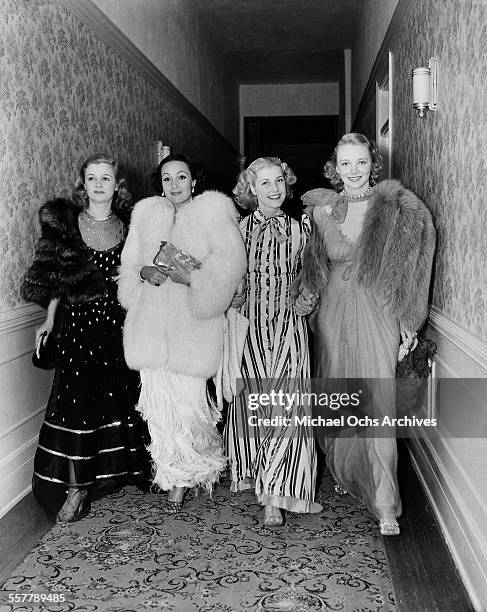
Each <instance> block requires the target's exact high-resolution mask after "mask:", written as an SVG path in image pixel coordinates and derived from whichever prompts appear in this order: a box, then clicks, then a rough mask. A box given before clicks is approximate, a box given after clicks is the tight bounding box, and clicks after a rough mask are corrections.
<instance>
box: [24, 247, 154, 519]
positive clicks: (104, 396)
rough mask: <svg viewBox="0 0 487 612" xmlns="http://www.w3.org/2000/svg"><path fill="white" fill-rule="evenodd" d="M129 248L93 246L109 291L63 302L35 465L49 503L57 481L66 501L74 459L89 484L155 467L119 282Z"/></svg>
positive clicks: (81, 482) (40, 492) (80, 480)
mask: <svg viewBox="0 0 487 612" xmlns="http://www.w3.org/2000/svg"><path fill="white" fill-rule="evenodd" d="M122 247H123V243H119V244H118V245H117V246H115V247H113V248H111V249H107V250H104V251H96V250H94V249H92V254H93V258H92V259H93V262H94V263H95V264H96V266H97V267H98V269H99V270H101V271H102V272H103V275H104V277H105V281H106V283H107V287H108V290H107V294H106V296H105V297H103V298H99V299H95V300H92V301H88V302H82V303H78V304H66V305H65V306H64V320H63V329H62V332H61V337H60V341H59V346H60V360H59V362H58V365H57V368H56V372H55V377H54V384H53V388H52V392H51V396H50V399H49V403H48V407H47V410H46V417H45V422H44V424H43V426H42V429H41V432H40V436H39V448H38V451H37V453H36V457H35V463H34V481H35V483H36V489H35V492H36V494H37V496H38V497H39V496H42V497H43V498H46V495H47V499H48V500H49V501H51V500H52V498H53V495H52V489H53V487H54V486H55V485H57V486H58V487H60V489H62V490H63V492H62V493H61V492H59V495H58V497H59V498H60V500H63V499H64V497H65V491H66V485H67V484H69V482H70V476H69V463H70V462H71V464H72V466H73V468H74V475H75V480H76V483H77V485H78V486H82V487H84V486H92V485H93V484H95V483H97V482H100V481H103V480H104V479H105V480H106V479H112V478H126V477H129V476H133V477H135V478H142V475H143V474H144V473H145V472H147V470H148V462H147V454H146V450H145V444H146V443H147V439H146V432H145V425H144V424H143V422H142V420H141V417H140V415H139V414H138V413H137V412H136V411H135V410H134V406H135V405H136V403H137V400H138V393H139V376H138V373H136V372H134V371H131V370H129V369H128V367H127V365H126V363H125V360H124V355H123V344H122V329H123V322H124V316H125V315H124V311H123V309H122V307H121V306H120V304H119V303H118V301H117V297H116V295H117V286H116V283H115V282H114V281H113V279H112V277H113V276H114V275H115V274H116V270H117V267H118V265H119V264H120V254H121V251H122ZM47 491H51V492H50V493H47ZM57 503H59V501H57V502H56V504H57ZM61 505H62V503H61ZM54 511H56V510H55V508H53V509H52V510H51V512H52V513H54Z"/></svg>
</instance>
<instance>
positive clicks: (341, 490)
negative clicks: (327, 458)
mask: <svg viewBox="0 0 487 612" xmlns="http://www.w3.org/2000/svg"><path fill="white" fill-rule="evenodd" d="M335 493H338V495H346V494H347V493H348V491H347V490H346V489H344V488H343V487H342V485H341V484H338V482H337V483H336V485H335Z"/></svg>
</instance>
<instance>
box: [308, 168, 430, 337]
mask: <svg viewBox="0 0 487 612" xmlns="http://www.w3.org/2000/svg"><path fill="white" fill-rule="evenodd" d="M321 191H323V193H322V194H321V195H320V197H321V199H322V202H321V203H320V204H321V206H318V202H313V204H314V206H313V208H312V210H311V211H310V212H312V214H313V218H315V221H316V218H317V217H320V216H322V214H323V213H319V214H318V215H317V214H316V209H318V208H322V207H323V205H326V204H328V205H330V206H331V208H332V214H333V209H335V208H336V207H337V206H339V198H337V196H336V194H333V192H330V191H329V190H321ZM305 202H306V200H305ZM313 209H314V210H313ZM327 217H328V218H330V221H331V217H332V215H327ZM315 230H316V231H315V232H314V236H313V238H312V240H311V241H310V242H309V243H308V245H309V246H307V249H306V251H305V255H304V284H305V285H309V286H310V287H311V288H315V289H317V288H320V287H321V288H323V287H325V286H326V283H327V275H328V270H327V267H328V266H327V264H328V257H327V254H326V245H324V244H323V241H322V240H321V237H320V229H319V222H318V223H317V224H316V227H315ZM435 242H436V232H435V228H434V225H433V221H432V219H431V214H430V212H429V211H428V209H427V208H426V206H425V205H424V204H423V202H421V200H420V199H419V198H418V197H417V196H416V195H415V194H414V193H413V192H412V191H409V190H408V189H406V188H405V187H403V185H401V183H400V182H399V181H396V180H385V181H382V182H381V183H379V184H378V185H377V186H376V188H375V189H374V192H373V194H372V196H371V198H370V203H369V208H368V211H367V213H366V215H365V219H364V225H363V228H362V232H361V234H360V237H359V240H358V243H357V247H356V249H355V255H354V259H353V274H354V277H355V279H356V281H357V283H358V284H359V285H361V286H362V287H364V288H366V289H367V290H369V291H371V292H373V293H374V294H375V296H376V298H377V299H378V301H379V303H380V304H382V305H383V307H384V308H385V309H387V310H388V311H389V312H392V313H393V315H394V316H395V317H396V318H397V320H398V322H399V323H400V325H401V326H402V327H404V328H405V329H408V330H411V331H416V330H417V329H419V328H420V327H421V325H422V323H423V322H424V320H425V318H426V314H427V302H428V289H429V283H430V277H431V266H432V262H433V255H434V250H435Z"/></svg>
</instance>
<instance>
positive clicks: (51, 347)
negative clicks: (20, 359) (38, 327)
mask: <svg viewBox="0 0 487 612" xmlns="http://www.w3.org/2000/svg"><path fill="white" fill-rule="evenodd" d="M46 333H47V332H44V334H43V336H45V335H46ZM57 358H58V342H57V338H56V337H55V336H54V334H53V332H51V333H50V334H49V335H48V336H47V339H46V340H45V341H44V342H42V341H41V343H40V345H39V349H38V350H37V349H36V350H35V351H34V353H33V354H32V363H33V364H34V366H35V367H36V368H40V369H41V370H53V369H54V368H55V367H56V362H57Z"/></svg>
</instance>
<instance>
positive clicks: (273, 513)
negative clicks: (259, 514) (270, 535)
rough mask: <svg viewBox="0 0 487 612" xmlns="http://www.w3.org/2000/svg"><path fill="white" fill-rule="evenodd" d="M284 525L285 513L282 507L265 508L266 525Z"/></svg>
mask: <svg viewBox="0 0 487 612" xmlns="http://www.w3.org/2000/svg"><path fill="white" fill-rule="evenodd" d="M282 525H284V515H283V513H282V510H281V509H280V508H276V507H275V506H271V507H270V509H268V507H266V508H265V510H264V526H265V527H282Z"/></svg>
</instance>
